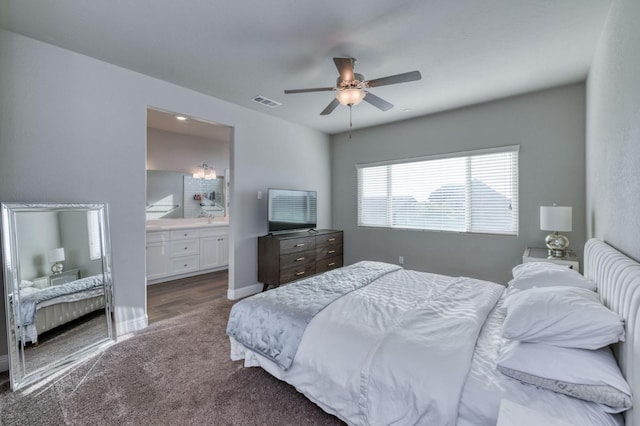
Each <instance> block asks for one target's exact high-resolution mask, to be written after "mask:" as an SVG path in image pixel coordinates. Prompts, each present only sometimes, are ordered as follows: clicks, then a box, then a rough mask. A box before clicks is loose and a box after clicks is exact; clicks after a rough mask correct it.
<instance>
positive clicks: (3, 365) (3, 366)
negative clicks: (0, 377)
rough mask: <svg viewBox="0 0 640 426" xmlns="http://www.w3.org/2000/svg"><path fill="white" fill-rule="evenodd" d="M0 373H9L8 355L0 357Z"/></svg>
mask: <svg viewBox="0 0 640 426" xmlns="http://www.w3.org/2000/svg"><path fill="white" fill-rule="evenodd" d="M0 371H9V354H7V355H0Z"/></svg>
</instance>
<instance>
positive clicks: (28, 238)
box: [16, 212, 69, 280]
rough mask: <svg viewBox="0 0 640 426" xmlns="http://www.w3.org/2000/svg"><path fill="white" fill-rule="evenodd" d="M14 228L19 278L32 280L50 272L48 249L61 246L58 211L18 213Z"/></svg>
mask: <svg viewBox="0 0 640 426" xmlns="http://www.w3.org/2000/svg"><path fill="white" fill-rule="evenodd" d="M16 228H17V236H16V239H17V243H18V261H19V262H20V275H21V279H23V280H32V279H34V278H38V277H44V276H45V275H49V274H51V263H49V260H48V259H47V255H48V253H49V250H51V249H54V248H57V247H62V242H61V237H60V226H59V221H58V213H55V212H21V213H18V214H17V215H16ZM65 255H66V253H65ZM65 257H66V256H65ZM66 264H67V263H66V261H65V262H64V265H66ZM67 269H69V268H67Z"/></svg>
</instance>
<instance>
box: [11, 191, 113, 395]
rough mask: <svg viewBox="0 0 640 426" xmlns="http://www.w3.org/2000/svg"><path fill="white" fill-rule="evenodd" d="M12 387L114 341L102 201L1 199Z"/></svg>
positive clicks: (107, 234)
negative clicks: (36, 201)
mask: <svg viewBox="0 0 640 426" xmlns="http://www.w3.org/2000/svg"><path fill="white" fill-rule="evenodd" d="M1 208H2V255H3V256H2V257H3V264H4V268H3V273H4V294H5V307H6V309H5V310H6V314H7V319H6V321H7V322H6V328H7V340H8V347H9V373H10V379H11V389H13V390H18V389H20V388H22V387H24V386H26V385H30V384H33V383H35V382H36V381H39V380H41V379H43V378H45V377H47V376H50V375H51V374H53V373H55V372H57V371H60V370H61V369H63V368H67V367H69V366H70V365H72V364H74V363H78V362H81V361H83V360H85V359H86V358H87V357H89V356H91V355H92V354H94V353H95V352H96V351H99V350H102V349H103V348H104V347H106V346H107V345H109V344H111V343H113V341H114V327H113V315H112V294H113V292H112V289H113V286H112V280H111V252H110V242H109V226H108V220H107V206H106V204H24V203H22V204H19V203H3V204H2V206H1Z"/></svg>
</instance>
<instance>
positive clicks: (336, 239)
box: [316, 232, 342, 247]
mask: <svg viewBox="0 0 640 426" xmlns="http://www.w3.org/2000/svg"><path fill="white" fill-rule="evenodd" d="M332 245H340V246H342V232H334V233H332V234H322V235H318V236H317V237H316V247H328V246H332Z"/></svg>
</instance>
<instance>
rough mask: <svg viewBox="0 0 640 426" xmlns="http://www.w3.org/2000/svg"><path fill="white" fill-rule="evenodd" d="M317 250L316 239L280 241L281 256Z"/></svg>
mask: <svg viewBox="0 0 640 426" xmlns="http://www.w3.org/2000/svg"><path fill="white" fill-rule="evenodd" d="M315 248H316V237H304V238H290V239H286V240H280V254H281V255H283V254H289V253H298V252H301V251H307V250H313V249H315Z"/></svg>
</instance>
